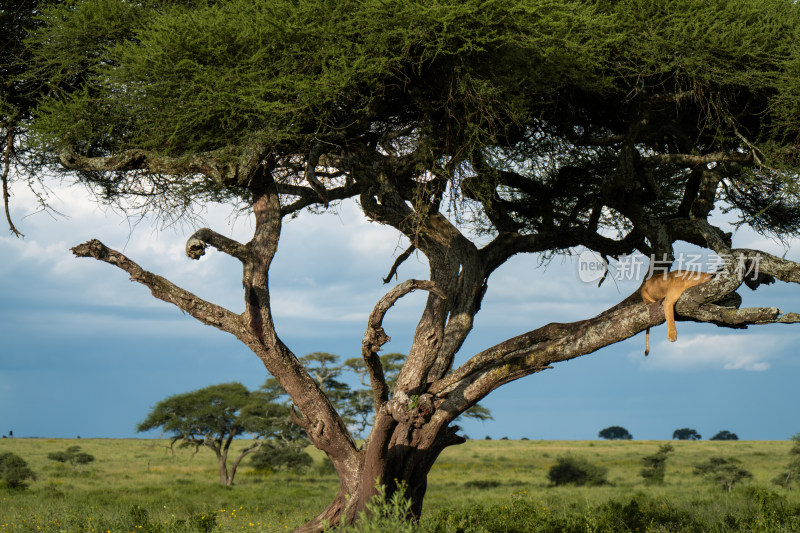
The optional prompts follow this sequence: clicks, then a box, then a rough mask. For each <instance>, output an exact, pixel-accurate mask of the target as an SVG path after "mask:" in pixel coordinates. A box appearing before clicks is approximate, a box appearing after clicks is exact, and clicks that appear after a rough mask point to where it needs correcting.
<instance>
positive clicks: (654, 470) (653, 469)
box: [640, 444, 674, 485]
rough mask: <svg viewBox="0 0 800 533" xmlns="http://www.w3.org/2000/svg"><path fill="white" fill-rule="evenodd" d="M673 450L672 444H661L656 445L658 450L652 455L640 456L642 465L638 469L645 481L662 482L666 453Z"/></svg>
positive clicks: (653, 483) (649, 482)
mask: <svg viewBox="0 0 800 533" xmlns="http://www.w3.org/2000/svg"><path fill="white" fill-rule="evenodd" d="M673 450H674V448H673V447H672V445H670V444H663V445H661V446H659V447H658V451H657V452H656V453H654V454H653V455H647V456H645V457H643V458H642V464H643V467H642V469H641V470H640V474H641V476H642V477H643V478H644V481H645V483H648V484H651V485H660V484H662V483H664V474H665V473H666V471H667V454H669V453H671V452H672V451H673Z"/></svg>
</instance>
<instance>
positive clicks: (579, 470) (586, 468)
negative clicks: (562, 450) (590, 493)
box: [547, 456, 608, 487]
mask: <svg viewBox="0 0 800 533" xmlns="http://www.w3.org/2000/svg"><path fill="white" fill-rule="evenodd" d="M607 473H608V468H606V467H603V466H597V465H594V464H592V463H590V462H589V461H587V460H586V459H583V458H581V457H572V456H566V457H557V458H556V464H554V465H553V466H551V467H550V469H549V470H548V471H547V479H549V480H550V483H552V484H553V485H556V486H558V485H577V486H584V485H587V486H590V487H598V486H600V485H605V484H607V483H608V481H607V480H606V474H607Z"/></svg>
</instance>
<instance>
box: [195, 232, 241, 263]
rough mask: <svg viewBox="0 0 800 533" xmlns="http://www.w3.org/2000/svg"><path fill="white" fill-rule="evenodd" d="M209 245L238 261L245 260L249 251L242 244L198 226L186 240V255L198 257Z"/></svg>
mask: <svg viewBox="0 0 800 533" xmlns="http://www.w3.org/2000/svg"><path fill="white" fill-rule="evenodd" d="M208 245H211V246H213V247H214V248H216V249H217V250H219V251H220V252H223V253H226V254H228V255H230V256H231V257H235V258H236V259H238V260H239V261H247V260H248V259H249V253H248V249H247V246H245V245H244V244H242V243H240V242H238V241H235V240H234V239H230V238H228V237H225V236H224V235H220V234H219V233H217V232H215V231H213V230H211V229H209V228H200V229H199V230H197V231H196V232H194V234H193V235H192V236H191V237H189V240H187V241H186V256H187V257H189V258H190V259H200V257H202V256H203V255H205V253H206V246H208Z"/></svg>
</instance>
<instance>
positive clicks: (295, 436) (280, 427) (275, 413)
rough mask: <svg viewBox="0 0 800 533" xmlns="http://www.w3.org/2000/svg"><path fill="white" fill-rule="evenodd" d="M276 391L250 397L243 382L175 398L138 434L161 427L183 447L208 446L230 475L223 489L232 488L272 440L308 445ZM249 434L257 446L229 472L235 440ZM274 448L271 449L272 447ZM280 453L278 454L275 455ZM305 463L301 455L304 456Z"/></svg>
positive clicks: (151, 416) (162, 405)
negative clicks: (246, 463)
mask: <svg viewBox="0 0 800 533" xmlns="http://www.w3.org/2000/svg"><path fill="white" fill-rule="evenodd" d="M274 398H275V393H274V391H269V390H263V391H255V392H250V391H248V390H247V388H246V387H245V386H244V385H242V384H241V383H223V384H221V385H212V386H210V387H205V388H203V389H198V390H196V391H192V392H187V393H183V394H177V395H174V396H170V397H169V398H166V399H165V400H162V401H160V402H159V403H158V404H156V406H155V407H153V410H152V411H151V412H150V414H149V415H148V416H147V418H146V419H145V420H144V421H143V422H141V423H140V424H139V425H138V426H137V431H148V430H150V429H154V428H161V429H162V431H163V432H164V433H165V434H168V435H170V436H171V439H172V444H173V445H174V444H175V443H180V446H181V447H187V446H194V447H195V448H198V447H200V446H206V447H208V448H210V449H211V450H213V451H214V452H215V454H216V455H217V460H218V462H219V463H220V468H221V469H223V470H224V472H225V476H226V477H225V479H222V478H221V479H220V481H221V482H222V483H224V484H232V483H233V478H234V476H235V470H236V465H238V462H239V460H241V458H243V457H244V456H246V455H248V454H250V453H252V452H253V451H255V450H257V449H258V448H259V447H260V446H261V445H262V444H263V443H264V442H266V441H267V440H268V439H269V440H271V443H272V445H273V446H274V445H275V443H281V444H283V445H285V446H294V448H295V450H300V449H301V448H302V447H303V446H305V445H306V443H307V442H308V441H307V440H306V439H305V434H304V433H303V431H302V430H301V429H300V428H299V427H298V426H296V425H295V424H294V423H293V422H292V421H291V419H290V410H289V407H287V406H286V405H282V404H279V403H277V402H276V401H275V400H274ZM248 434H249V435H250V436H251V437H252V438H253V442H252V443H251V444H250V445H249V446H248V447H247V448H245V449H244V450H242V451H241V452H240V454H239V458H238V459H237V461H236V462H235V463H234V466H233V469H232V470H230V471H228V469H227V453H228V449H229V448H230V446H231V444H232V442H233V440H234V438H236V437H240V436H244V435H248ZM268 447H269V446H268ZM276 453H277V452H276ZM298 457H300V458H301V459H302V455H299V456H298Z"/></svg>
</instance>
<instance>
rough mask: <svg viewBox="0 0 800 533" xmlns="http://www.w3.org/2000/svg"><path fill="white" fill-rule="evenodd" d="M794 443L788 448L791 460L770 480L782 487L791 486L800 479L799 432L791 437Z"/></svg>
mask: <svg viewBox="0 0 800 533" xmlns="http://www.w3.org/2000/svg"><path fill="white" fill-rule="evenodd" d="M792 441H793V442H794V445H793V446H792V449H791V450H789V455H790V456H791V458H792V459H791V460H790V461H789V464H788V465H786V470H785V471H784V472H781V473H780V474H778V475H777V476H776V477H775V478H774V479H773V480H772V482H773V483H775V484H776V485H780V486H782V487H784V488H787V489H788V488H791V486H792V483H795V482H797V481H798V480H800V433H798V434H797V435H795V436H793V437H792Z"/></svg>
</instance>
